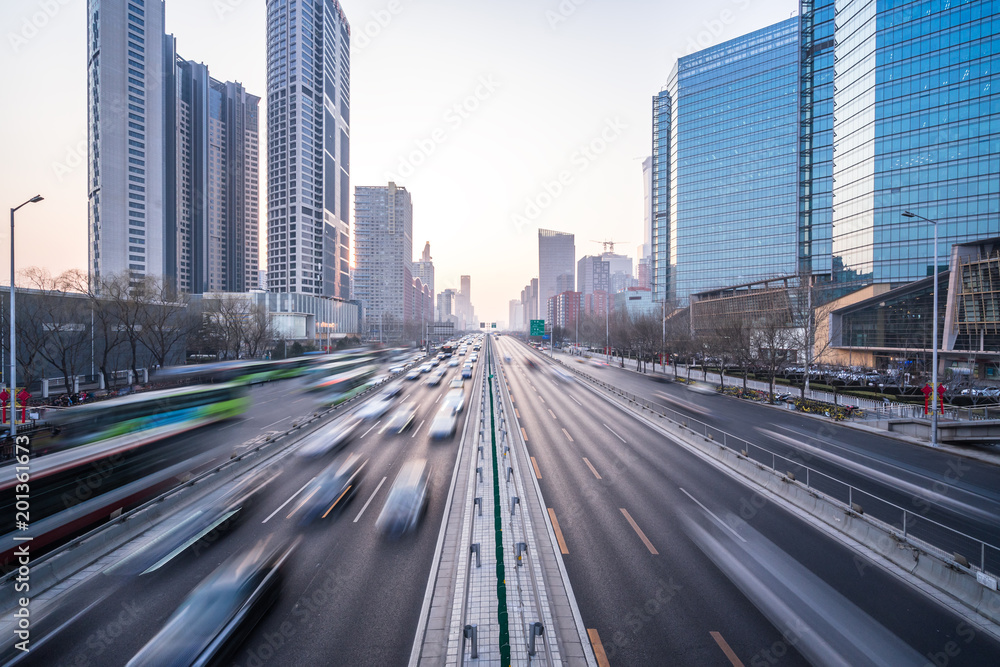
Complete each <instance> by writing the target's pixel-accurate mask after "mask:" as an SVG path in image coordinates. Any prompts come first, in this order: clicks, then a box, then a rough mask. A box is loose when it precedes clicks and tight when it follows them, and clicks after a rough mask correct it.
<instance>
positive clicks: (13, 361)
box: [10, 195, 44, 439]
mask: <svg viewBox="0 0 1000 667" xmlns="http://www.w3.org/2000/svg"><path fill="white" fill-rule="evenodd" d="M42 199H44V197H42V195H35V196H34V197H32V198H31V199H29V200H28V201H26V202H24V203H23V204H21V206H27V205H28V204H35V203H38V202H40V201H42ZM21 206H16V207H14V208H12V209H10V407H11V411H10V437H11V438H12V439H13V438H14V436H16V435H17V411H16V410H15V409H14V405H15V403H14V401H15V400H16V399H15V398H14V391H15V390H16V388H17V341H16V338H15V336H14V213H15V212H16V211H17V209H19V208H21Z"/></svg>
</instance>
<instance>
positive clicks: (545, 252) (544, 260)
mask: <svg viewBox="0 0 1000 667" xmlns="http://www.w3.org/2000/svg"><path fill="white" fill-rule="evenodd" d="M575 238H576V237H575V236H573V234H567V233H566V232H556V231H552V230H551V229H539V230H538V311H537V312H538V313H545V312H546V309H547V308H548V302H549V299H551V298H552V297H554V296H555V295H557V294H559V293H560V292H566V291H572V289H573V288H574V287H575V286H576V241H575Z"/></svg>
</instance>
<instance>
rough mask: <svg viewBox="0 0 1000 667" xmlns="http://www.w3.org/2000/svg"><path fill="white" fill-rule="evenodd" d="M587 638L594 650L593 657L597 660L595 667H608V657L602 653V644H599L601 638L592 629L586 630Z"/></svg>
mask: <svg viewBox="0 0 1000 667" xmlns="http://www.w3.org/2000/svg"><path fill="white" fill-rule="evenodd" d="M587 636H588V637H590V645H591V647H593V649H594V657H595V658H597V667H610V665H611V663H610V662H608V656H607V654H606V653H605V652H604V644H602V643H601V636H600V635H599V634H597V630H596V629H594V628H587Z"/></svg>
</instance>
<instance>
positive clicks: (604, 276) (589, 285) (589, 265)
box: [576, 255, 611, 295]
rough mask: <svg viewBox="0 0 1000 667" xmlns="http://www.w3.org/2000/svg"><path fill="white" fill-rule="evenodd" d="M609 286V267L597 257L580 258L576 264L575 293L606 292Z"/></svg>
mask: <svg viewBox="0 0 1000 667" xmlns="http://www.w3.org/2000/svg"><path fill="white" fill-rule="evenodd" d="M610 286H611V265H610V264H609V263H608V262H606V261H604V259H603V258H602V257H600V256H598V255H587V256H585V257H581V258H580V261H579V262H577V263H576V291H577V292H580V293H581V294H584V295H586V294H593V293H594V292H595V291H602V292H607V291H608V290H609V289H610Z"/></svg>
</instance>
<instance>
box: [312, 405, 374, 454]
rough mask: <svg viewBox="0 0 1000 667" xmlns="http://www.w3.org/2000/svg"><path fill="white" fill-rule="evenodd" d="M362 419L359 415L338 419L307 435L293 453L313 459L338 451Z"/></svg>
mask: <svg viewBox="0 0 1000 667" xmlns="http://www.w3.org/2000/svg"><path fill="white" fill-rule="evenodd" d="M362 419H364V418H363V417H361V415H360V414H358V415H350V416H347V417H344V418H343V419H338V420H337V421H335V422H333V423H332V424H329V425H327V426H325V427H324V428H321V429H319V430H318V431H315V432H313V433H311V434H309V435H308V436H307V437H306V439H305V442H303V443H302V445H301V446H299V448H298V449H297V450H295V453H296V454H298V455H299V456H301V457H303V458H307V459H315V458H319V457H321V456H323V455H325V454H329V453H330V452H333V451H336V450H338V449H340V448H341V447H343V446H344V445H345V444H347V442H348V441H349V440H350V439H351V436H353V435H354V432H355V431H356V430H357V429H358V426H359V425H360V424H361V421H362Z"/></svg>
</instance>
